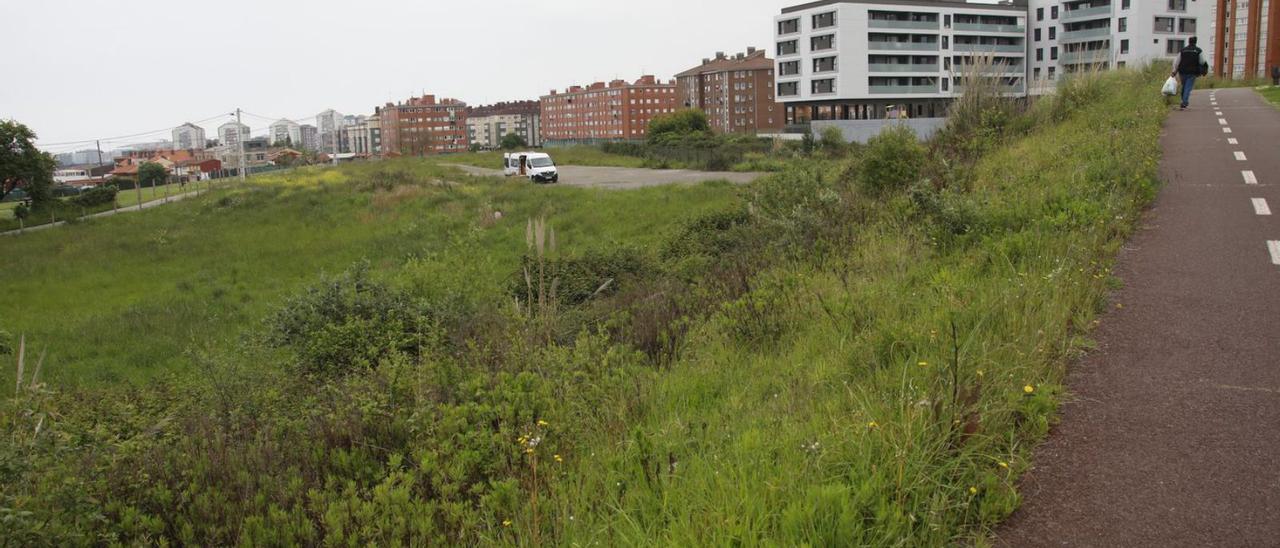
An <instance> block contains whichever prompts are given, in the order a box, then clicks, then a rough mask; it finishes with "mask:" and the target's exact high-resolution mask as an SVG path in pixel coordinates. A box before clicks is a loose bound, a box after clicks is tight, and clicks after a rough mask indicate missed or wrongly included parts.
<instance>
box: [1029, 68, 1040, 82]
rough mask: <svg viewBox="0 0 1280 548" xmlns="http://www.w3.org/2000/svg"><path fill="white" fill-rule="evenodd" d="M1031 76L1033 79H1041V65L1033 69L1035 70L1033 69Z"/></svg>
mask: <svg viewBox="0 0 1280 548" xmlns="http://www.w3.org/2000/svg"><path fill="white" fill-rule="evenodd" d="M1031 78H1032V79H1033V80H1039V79H1040V67H1036V68H1035V69H1033V70H1032V71H1031Z"/></svg>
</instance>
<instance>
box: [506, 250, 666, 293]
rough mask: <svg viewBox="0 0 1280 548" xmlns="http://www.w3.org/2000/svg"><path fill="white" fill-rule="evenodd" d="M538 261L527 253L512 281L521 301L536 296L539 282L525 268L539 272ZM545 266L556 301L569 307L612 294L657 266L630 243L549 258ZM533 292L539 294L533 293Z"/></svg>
mask: <svg viewBox="0 0 1280 548" xmlns="http://www.w3.org/2000/svg"><path fill="white" fill-rule="evenodd" d="M537 264H538V261H537V258H535V257H531V256H525V258H524V265H525V269H522V270H521V271H520V272H518V273H517V274H516V275H515V276H514V277H513V279H512V281H511V293H512V294H513V295H514V296H515V297H516V298H517V299H520V301H521V302H529V299H530V297H534V298H535V300H536V292H537V291H538V287H537V284H536V283H531V282H530V281H528V280H525V278H524V274H523V272H525V271H530V272H536V269H537ZM543 268H544V269H545V271H546V277H547V279H548V280H553V281H554V285H555V292H556V295H555V297H556V301H558V303H559V304H560V305H562V306H567V307H573V306H579V305H581V304H584V303H586V302H587V301H589V300H591V299H592V298H597V297H602V296H608V295H612V294H614V293H616V292H617V291H618V289H619V287H621V286H624V285H627V284H629V283H630V282H631V281H632V280H636V279H639V278H643V277H646V276H649V275H652V274H653V272H654V271H655V270H656V266H655V265H654V264H653V263H652V261H651V260H650V259H649V258H648V257H646V256H645V255H644V254H642V253H641V252H640V251H638V250H636V249H634V248H630V247H619V248H611V249H609V250H607V251H599V250H591V251H588V252H587V253H585V254H583V255H582V256H579V257H565V258H553V259H548V260H546V261H545V262H544V264H543ZM531 292H533V293H535V294H534V295H531V294H530V293H531Z"/></svg>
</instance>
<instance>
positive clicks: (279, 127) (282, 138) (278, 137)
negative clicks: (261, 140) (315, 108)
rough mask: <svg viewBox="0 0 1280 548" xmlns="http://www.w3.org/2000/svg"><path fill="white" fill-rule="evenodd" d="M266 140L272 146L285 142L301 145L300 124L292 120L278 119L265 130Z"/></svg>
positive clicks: (291, 144) (290, 144)
mask: <svg viewBox="0 0 1280 548" xmlns="http://www.w3.org/2000/svg"><path fill="white" fill-rule="evenodd" d="M267 137H268V139H267V141H268V142H270V143H271V144H272V145H273V146H274V145H276V144H277V143H285V144H288V145H289V146H301V145H302V126H301V125H299V124H298V123H297V122H294V121H293V120H280V121H278V122H276V123H274V124H271V127H270V128H269V129H268V130H267Z"/></svg>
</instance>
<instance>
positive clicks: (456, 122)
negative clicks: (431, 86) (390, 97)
mask: <svg viewBox="0 0 1280 548" xmlns="http://www.w3.org/2000/svg"><path fill="white" fill-rule="evenodd" d="M380 135H381V139H382V155H383V156H430V155H434V154H447V153H453V152H466V151H467V104H466V103H464V102H462V101H459V100H457V99H439V100H437V99H436V97H435V96H434V95H424V96H422V97H414V98H411V99H409V100H408V101H405V102H401V103H387V104H386V106H384V107H383V108H382V110H381V111H380Z"/></svg>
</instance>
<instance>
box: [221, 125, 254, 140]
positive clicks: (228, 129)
mask: <svg viewBox="0 0 1280 548" xmlns="http://www.w3.org/2000/svg"><path fill="white" fill-rule="evenodd" d="M249 132H250V129H249V126H247V125H244V124H241V123H239V122H227V123H225V124H222V125H220V126H218V144H219V145H236V144H239V143H240V141H248V140H249Z"/></svg>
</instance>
